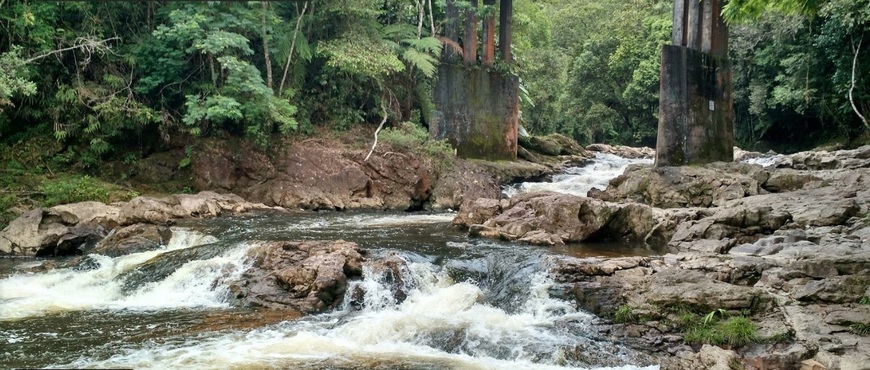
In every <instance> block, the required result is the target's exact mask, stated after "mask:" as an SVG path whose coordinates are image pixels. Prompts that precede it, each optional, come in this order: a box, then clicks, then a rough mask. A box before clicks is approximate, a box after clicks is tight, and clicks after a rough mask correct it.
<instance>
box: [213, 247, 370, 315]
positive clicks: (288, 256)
mask: <svg viewBox="0 0 870 370" xmlns="http://www.w3.org/2000/svg"><path fill="white" fill-rule="evenodd" d="M361 253H362V251H361V250H360V249H359V247H358V246H357V244H356V243H353V242H347V241H343V240H337V241H304V242H291V241H276V242H266V243H263V244H261V245H258V246H255V247H253V248H251V249H250V250H249V252H248V256H249V257H250V258H251V259H252V260H253V264H252V266H251V267H250V268H249V269H248V270H247V271H246V272H245V273H243V274H242V277H241V281H239V282H236V283H233V284H232V285H231V286H230V290H231V291H232V292H233V295H234V297H235V298H236V299H237V300H239V301H240V302H241V303H243V304H245V305H250V306H259V307H268V308H277V309H287V308H289V309H293V310H297V311H301V312H306V313H314V312H322V311H324V310H327V309H330V308H334V307H336V306H337V305H339V304H340V303H341V302H342V300H343V298H344V294H345V292H346V291H347V289H348V280H349V279H353V278H358V277H360V276H361V275H362V262H363V256H362V254H361Z"/></svg>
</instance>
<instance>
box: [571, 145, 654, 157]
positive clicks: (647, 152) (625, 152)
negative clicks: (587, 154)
mask: <svg viewBox="0 0 870 370" xmlns="http://www.w3.org/2000/svg"><path fill="white" fill-rule="evenodd" d="M586 150H589V151H593V152H599V153H607V154H613V155H617V156H620V157H623V158H653V157H655V155H656V151H655V149H653V148H648V147H641V148H634V147H629V146H621V145H608V144H590V145H587V146H586Z"/></svg>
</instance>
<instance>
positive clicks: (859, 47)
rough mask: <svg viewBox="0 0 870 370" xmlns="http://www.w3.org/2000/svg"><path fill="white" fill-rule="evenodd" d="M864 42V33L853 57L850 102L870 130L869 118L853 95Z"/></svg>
mask: <svg viewBox="0 0 870 370" xmlns="http://www.w3.org/2000/svg"><path fill="white" fill-rule="evenodd" d="M862 42H864V35H861V39H860V40H858V47H856V48H855V57H854V58H852V86H850V87H849V103H851V104H852V110H854V111H855V114H857V115H858V117H859V118H861V122H863V123H864V127H866V128H867V129H868V130H870V123H868V122H867V118H866V117H864V115H863V114H861V112H860V111H859V110H858V107H857V106H855V97H854V96H853V92H854V91H855V70H856V69H857V68H858V53H859V52H860V51H861V43H862Z"/></svg>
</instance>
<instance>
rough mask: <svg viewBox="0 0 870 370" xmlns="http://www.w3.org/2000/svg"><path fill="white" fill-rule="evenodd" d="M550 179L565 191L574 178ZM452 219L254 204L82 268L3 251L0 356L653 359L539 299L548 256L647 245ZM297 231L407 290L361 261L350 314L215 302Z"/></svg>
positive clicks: (409, 362) (162, 363) (315, 363)
mask: <svg viewBox="0 0 870 370" xmlns="http://www.w3.org/2000/svg"><path fill="white" fill-rule="evenodd" d="M608 161H610V162H608ZM602 162H605V163H606V164H601V165H600V166H598V167H596V168H598V169H597V170H595V171H610V173H611V174H615V173H617V171H621V169H619V168H624V165H626V164H627V163H616V160H612V161H611V159H608V158H605V159H604V160H602ZM611 162H613V163H611ZM577 172H582V171H580V170H577ZM566 176H574V179H575V180H576V176H580V175H579V174H568V175H566ZM606 176H611V175H610V174H608V175H602V178H601V179H596V180H594V181H596V184H600V183H601V182H602V181H605V180H603V177H606ZM611 177H612V176H611ZM558 179H561V178H558ZM557 182H564V184H560V186H564V187H563V188H564V189H569V190H570V189H579V188H580V187H581V186H577V187H572V186H571V185H569V181H567V180H566V181H558V180H557ZM590 182H591V181H590ZM605 183H606V181H605ZM586 186H588V185H585V184H584V185H582V187H586ZM572 191H573V190H572ZM577 191H579V190H577ZM452 218H453V214H450V213H436V214H412V213H338V212H323V213H290V214H288V213H280V214H279V213H263V214H255V215H247V216H239V217H233V218H220V219H214V220H193V221H186V222H182V223H180V224H179V225H177V226H174V227H173V237H172V239H171V240H170V242H169V245H167V246H165V247H164V248H162V249H160V250H155V251H150V252H143V253H135V254H130V255H126V256H121V257H116V258H110V257H106V256H100V255H90V256H88V257H86V258H88V261H87V262H88V263H86V264H82V265H80V266H83V267H76V268H59V269H56V270H51V271H48V272H38V273H30V272H26V271H24V269H26V268H28V267H31V266H33V265H35V263H34V261H32V260H4V261H2V263H0V344H2V350H0V367H2V368H15V367H66V368H69V367H72V368H76V367H78V368H84V367H97V368H136V369H176V368H184V369H227V368H231V369H262V368H293V369H324V368H329V369H395V368H401V369H562V368H582V369H625V370H629V369H657V368H658V367H657V366H655V365H653V364H650V363H649V361H648V360H646V359H645V358H644V356H643V355H642V354H638V353H635V352H633V351H631V350H630V349H627V348H624V347H621V346H620V345H619V344H618V343H613V342H609V341H607V340H605V339H603V338H600V337H598V336H597V335H596V333H595V332H594V330H592V329H591V325H592V324H593V323H594V322H595V321H596V320H597V319H596V318H595V317H594V316H592V315H590V314H588V313H585V312H582V311H578V310H576V309H575V308H574V304H573V302H570V301H567V300H563V299H560V298H557V297H554V296H553V295H552V294H551V293H552V289H551V288H553V286H554V282H553V281H551V280H550V279H549V278H548V276H547V273H546V272H547V268H548V266H549V265H550V263H551V262H550V261H551V260H552V259H553V258H559V256H562V255H565V254H568V255H576V256H592V255H613V254H619V255H626V254H628V255H636V254H649V253H651V252H650V251H649V250H647V249H646V248H643V247H638V246H632V245H607V246H602V245H573V246H565V247H560V248H540V247H531V246H526V245H520V244H512V243H505V242H496V241H490V240H482V239H468V238H466V237H465V235H464V233H462V232H460V231H458V230H456V229H453V228H451V227H450V220H451V219H452ZM305 239H345V240H350V241H354V242H356V243H358V244H359V245H360V247H362V248H364V249H367V250H368V251H369V255H368V257H367V258H368V259H370V260H376V259H378V258H382V257H385V256H388V255H393V256H398V257H399V258H402V259H404V260H405V261H407V262H408V266H409V268H408V269H407V271H406V274H407V276H404V277H403V280H404V281H406V282H408V284H407V287H406V288H407V292H406V293H407V299H406V300H404V301H403V302H401V303H397V302H396V301H395V300H394V298H393V296H392V295H391V293H390V288H391V287H390V285H389V283H388V282H386V281H385V279H384V277H383V276H380V275H379V274H377V273H375V272H374V270H373V269H372V268H370V267H369V266H364V268H363V277H362V279H359V280H356V281H353V282H352V286H351V289H348V292H349V293H348V294H350V292H353V291H354V286H359V287H360V288H362V289H363V290H364V291H365V292H366V295H365V297H364V301H365V304H364V305H363V307H362V308H361V309H358V308H354V307H352V306H351V305H350V304H347V302H350V301H351V299H350V297H349V296H347V297H345V300H344V302H345V305H344V306H342V307H340V308H339V309H336V310H333V311H331V312H326V313H322V314H317V315H309V316H304V317H300V315H299V314H298V313H295V312H289V311H269V310H259V309H250V308H240V307H234V306H233V305H232V304H231V303H230V302H231V300H230V299H229V292H228V284H227V282H228V281H231V280H233V279H234V278H236V277H237V276H238V275H239V274H241V273H242V272H244V270H245V269H246V267H247V266H248V263H249V261H247V260H246V253H245V252H246V251H247V250H248V249H249V248H251V247H252V246H255V245H257V243H258V241H260V240H305Z"/></svg>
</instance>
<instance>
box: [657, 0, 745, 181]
mask: <svg viewBox="0 0 870 370" xmlns="http://www.w3.org/2000/svg"><path fill="white" fill-rule="evenodd" d="M721 11H722V0H701V1H699V0H675V1H674V29H673V34H672V37H671V43H672V44H673V45H665V46H664V47H663V48H662V67H661V87H660V95H659V126H658V142H657V143H656V161H655V166H656V167H661V166H682V165H688V164H700V163H710V162H716V161H726V162H730V161H732V160H733V158H734V150H733V148H734V122H733V118H734V108H733V105H734V103H733V98H732V96H731V90H732V87H731V86H732V83H731V79H732V77H731V64H730V62H729V61H728V27H727V26H726V24H725V22H724V20H723V19H722V16H721Z"/></svg>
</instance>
